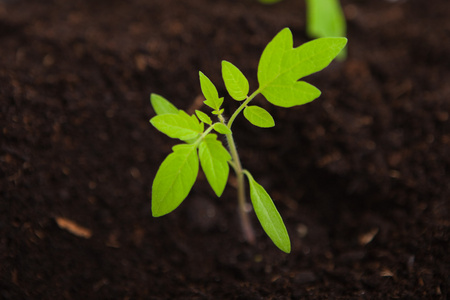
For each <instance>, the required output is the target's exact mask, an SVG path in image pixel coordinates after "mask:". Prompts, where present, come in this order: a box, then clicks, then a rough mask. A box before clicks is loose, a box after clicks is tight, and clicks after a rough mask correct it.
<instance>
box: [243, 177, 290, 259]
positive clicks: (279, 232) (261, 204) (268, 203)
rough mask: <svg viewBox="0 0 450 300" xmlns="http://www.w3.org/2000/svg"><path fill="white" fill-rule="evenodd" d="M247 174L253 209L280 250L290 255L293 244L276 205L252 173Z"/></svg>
mask: <svg viewBox="0 0 450 300" xmlns="http://www.w3.org/2000/svg"><path fill="white" fill-rule="evenodd" d="M245 174H246V175H247V177H248V181H249V184H250V199H251V200H252V204H253V209H254V210H255V213H256V216H257V217H258V220H259V222H260V223H261V226H262V227H263V229H264V231H265V232H266V233H267V235H268V236H269V237H270V239H271V240H272V241H273V243H274V244H275V245H276V246H277V247H278V248H280V250H282V251H284V252H286V253H290V252H291V242H290V240H289V235H288V232H287V230H286V226H285V225H284V222H283V219H282V218H281V216H280V214H279V213H278V210H277V208H276V207H275V204H274V203H273V201H272V199H271V198H270V196H269V194H268V193H267V192H266V190H265V189H264V188H263V187H262V186H261V185H260V184H259V183H257V182H256V181H255V180H254V179H253V177H252V176H251V175H250V173H248V172H245Z"/></svg>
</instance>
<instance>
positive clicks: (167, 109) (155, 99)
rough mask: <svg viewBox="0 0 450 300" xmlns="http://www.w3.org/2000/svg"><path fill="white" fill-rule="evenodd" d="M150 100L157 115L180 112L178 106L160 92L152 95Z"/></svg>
mask: <svg viewBox="0 0 450 300" xmlns="http://www.w3.org/2000/svg"><path fill="white" fill-rule="evenodd" d="M150 102H151V104H152V107H153V110H154V111H155V113H156V114H157V115H163V114H178V108H176V107H175V105H173V104H172V103H170V102H169V100H167V99H166V98H164V97H163V96H160V95H158V94H151V95H150Z"/></svg>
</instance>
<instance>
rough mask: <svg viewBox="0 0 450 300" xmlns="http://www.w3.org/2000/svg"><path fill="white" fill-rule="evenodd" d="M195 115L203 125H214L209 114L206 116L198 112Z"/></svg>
mask: <svg viewBox="0 0 450 300" xmlns="http://www.w3.org/2000/svg"><path fill="white" fill-rule="evenodd" d="M195 114H196V115H197V117H198V118H199V119H200V121H202V122H203V123H206V124H208V125H211V124H212V121H211V118H210V117H209V116H208V115H207V114H205V113H204V112H202V111H200V110H196V111H195Z"/></svg>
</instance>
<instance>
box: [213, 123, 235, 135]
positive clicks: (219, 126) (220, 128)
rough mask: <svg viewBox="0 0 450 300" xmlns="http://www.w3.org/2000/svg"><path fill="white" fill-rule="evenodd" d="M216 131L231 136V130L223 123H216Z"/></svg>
mask: <svg viewBox="0 0 450 300" xmlns="http://www.w3.org/2000/svg"><path fill="white" fill-rule="evenodd" d="M214 130H215V131H217V132H218V133H221V134H231V129H230V128H228V127H227V126H226V125H224V124H222V123H214Z"/></svg>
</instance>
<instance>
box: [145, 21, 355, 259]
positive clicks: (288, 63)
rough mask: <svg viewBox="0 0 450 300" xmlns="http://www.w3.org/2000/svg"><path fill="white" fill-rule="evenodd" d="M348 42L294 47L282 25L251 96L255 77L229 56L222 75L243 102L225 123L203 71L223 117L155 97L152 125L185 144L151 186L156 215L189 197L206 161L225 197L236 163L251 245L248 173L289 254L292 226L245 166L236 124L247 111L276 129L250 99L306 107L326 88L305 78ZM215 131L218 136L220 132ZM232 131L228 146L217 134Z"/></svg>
mask: <svg viewBox="0 0 450 300" xmlns="http://www.w3.org/2000/svg"><path fill="white" fill-rule="evenodd" d="M346 43H347V39H346V38H339V37H338V38H319V39H316V40H313V41H310V42H308V43H305V44H303V45H301V46H299V47H297V48H293V38H292V33H291V31H290V30H289V28H285V29H283V30H281V31H280V32H279V33H278V34H277V35H276V36H275V37H274V38H273V40H272V41H271V42H269V44H268V45H267V46H266V48H265V49H264V51H263V53H262V55H261V58H260V61H259V64H258V74H257V75H258V83H259V87H258V89H256V90H255V91H254V92H253V93H251V94H250V93H249V82H248V80H247V78H246V77H245V76H244V74H242V72H241V71H240V70H239V69H238V68H237V67H236V66H234V65H233V64H232V63H230V62H228V61H222V78H223V81H224V83H225V87H226V89H227V91H228V93H229V95H230V96H231V98H233V99H234V100H236V101H241V105H240V106H239V107H238V108H237V109H236V110H235V111H234V112H233V113H232V114H231V117H230V119H229V120H228V121H226V119H225V117H224V114H225V109H224V108H223V107H222V104H223V100H224V98H223V97H219V94H218V91H217V88H216V87H215V85H214V84H213V83H212V82H211V80H209V78H208V77H207V76H206V75H205V74H203V73H202V72H199V77H200V87H201V90H202V93H203V96H204V97H205V99H206V100H205V101H204V104H205V105H207V106H208V107H209V108H210V109H211V110H212V111H211V114H212V115H213V116H215V118H216V119H217V121H213V120H212V119H211V117H210V116H209V115H208V114H206V113H204V112H202V111H199V110H197V111H196V112H195V114H193V115H188V114H187V113H186V112H185V111H183V110H180V109H178V108H176V107H175V106H174V105H173V104H172V103H170V102H169V101H168V100H167V99H165V98H163V97H162V96H160V95H156V94H152V95H151V104H152V106H153V109H154V110H155V112H156V116H154V117H153V118H151V120H150V123H151V124H152V125H153V126H154V127H155V128H156V129H158V130H159V131H161V132H162V133H165V134H166V135H168V136H169V137H171V138H175V139H180V140H181V141H182V142H183V143H181V144H179V145H176V146H174V147H173V152H172V153H170V154H169V155H168V156H167V157H166V158H165V159H164V161H163V162H162V164H161V166H160V167H159V169H158V171H157V173H156V176H155V179H154V181H153V185H152V214H153V216H154V217H159V216H163V215H165V214H168V213H170V212H171V211H173V210H174V209H176V208H177V207H178V206H179V205H180V204H181V203H182V202H183V200H184V199H185V198H186V197H187V196H188V194H189V192H190V190H191V189H192V186H193V185H194V183H195V181H196V179H197V174H198V171H199V165H201V168H202V170H203V172H204V173H205V176H206V179H207V181H208V182H209V184H210V186H211V188H212V189H213V191H214V193H215V194H216V195H217V196H218V197H220V196H221V195H222V193H223V191H224V189H225V186H226V183H227V180H228V176H229V167H230V166H231V167H232V168H233V169H234V171H235V173H236V179H237V198H238V205H239V214H240V218H241V222H242V228H243V231H244V236H245V238H246V240H247V241H248V242H249V243H253V242H254V241H255V236H254V233H253V229H252V226H251V223H250V220H249V218H248V212H247V210H246V206H247V202H246V192H245V178H244V177H247V180H248V183H249V187H250V199H251V203H252V205H253V209H254V211H255V213H256V216H257V218H258V220H259V222H260V223H261V226H262V228H263V229H264V231H265V232H266V233H267V235H268V236H269V238H270V239H271V240H272V241H273V243H274V244H275V245H276V246H277V247H278V248H279V249H281V250H282V251H284V252H286V253H289V252H290V251H291V243H290V240H289V235H288V232H287V230H286V226H285V225H284V222H283V220H282V218H281V216H280V214H279V213H278V210H277V209H276V207H275V204H274V203H273V201H272V199H271V197H270V196H269V194H268V193H267V192H266V190H265V189H264V188H263V187H262V186H261V185H260V184H259V183H258V182H256V180H255V179H254V178H253V176H252V175H251V173H250V172H249V171H248V170H246V169H244V168H242V165H241V161H240V158H239V154H238V152H237V149H236V144H235V142H234V138H233V134H234V127H233V124H234V121H235V119H236V117H237V116H238V115H239V114H240V113H241V112H243V115H244V117H245V118H246V119H247V120H248V121H249V122H250V123H251V124H253V125H255V126H258V127H262V128H268V127H273V126H275V121H274V119H273V117H272V116H271V115H270V113H269V112H268V111H267V110H265V109H263V108H262V107H260V106H257V105H250V102H251V101H252V100H253V99H254V98H255V97H256V96H257V95H259V94H262V95H263V96H264V97H265V98H266V99H267V101H269V102H270V103H272V104H274V105H276V106H280V107H286V108H288V107H293V106H296V105H302V104H305V103H308V102H311V101H312V100H314V99H316V98H317V97H319V96H320V91H319V90H318V89H317V88H316V87H314V86H312V85H311V84H309V83H306V82H305V81H299V79H300V78H302V77H305V76H308V75H310V74H312V73H315V72H318V71H320V70H322V69H323V68H325V67H326V66H328V65H329V64H330V62H331V61H332V60H333V59H334V58H335V57H336V56H337V55H338V54H339V52H340V51H341V50H342V49H343V48H344V46H345V44H346ZM214 132H215V133H214ZM217 134H219V135H222V136H225V138H226V140H227V145H228V149H227V148H225V147H224V145H223V144H222V142H221V141H220V139H218V135H217Z"/></svg>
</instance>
